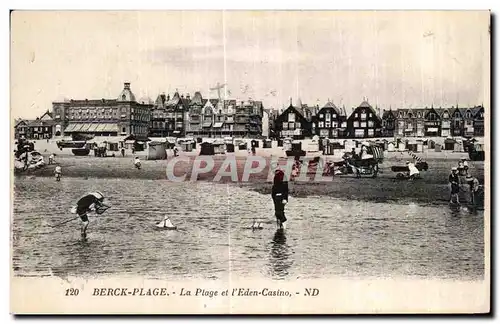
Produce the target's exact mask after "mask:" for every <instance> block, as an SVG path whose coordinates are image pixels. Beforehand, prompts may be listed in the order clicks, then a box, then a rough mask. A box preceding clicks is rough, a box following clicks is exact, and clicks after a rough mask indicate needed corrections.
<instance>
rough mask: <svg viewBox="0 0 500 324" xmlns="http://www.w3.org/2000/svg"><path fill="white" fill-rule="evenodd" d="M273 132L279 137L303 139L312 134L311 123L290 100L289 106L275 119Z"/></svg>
mask: <svg viewBox="0 0 500 324" xmlns="http://www.w3.org/2000/svg"><path fill="white" fill-rule="evenodd" d="M274 124H275V133H276V134H278V136H280V137H291V138H295V139H303V138H306V137H311V136H312V125H311V122H310V121H308V120H307V119H306V118H305V117H304V116H303V115H302V113H301V112H300V111H299V109H297V108H296V107H294V106H293V105H292V103H291V101H290V106H288V108H287V109H285V110H284V111H283V113H281V114H280V115H279V116H278V117H276V119H275V122H274Z"/></svg>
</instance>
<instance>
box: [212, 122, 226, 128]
mask: <svg viewBox="0 0 500 324" xmlns="http://www.w3.org/2000/svg"><path fill="white" fill-rule="evenodd" d="M223 124H224V123H223V122H222V123H221V122H217V123H214V128H221V127H222V125H223Z"/></svg>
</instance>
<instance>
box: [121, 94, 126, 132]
mask: <svg viewBox="0 0 500 324" xmlns="http://www.w3.org/2000/svg"><path fill="white" fill-rule="evenodd" d="M125 99H127V96H126V95H122V100H123V101H125ZM123 132H125V131H123Z"/></svg>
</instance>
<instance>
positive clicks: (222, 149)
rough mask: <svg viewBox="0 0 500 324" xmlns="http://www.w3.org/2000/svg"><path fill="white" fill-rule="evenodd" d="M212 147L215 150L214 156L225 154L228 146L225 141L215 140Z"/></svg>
mask: <svg viewBox="0 0 500 324" xmlns="http://www.w3.org/2000/svg"><path fill="white" fill-rule="evenodd" d="M212 146H213V149H214V154H225V153H226V144H225V143H224V140H223V139H220V138H218V139H215V140H214V141H213V142H212Z"/></svg>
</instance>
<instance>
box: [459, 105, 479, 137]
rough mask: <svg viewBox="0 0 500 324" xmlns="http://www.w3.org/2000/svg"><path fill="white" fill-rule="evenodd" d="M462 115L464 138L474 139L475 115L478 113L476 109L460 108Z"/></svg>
mask: <svg viewBox="0 0 500 324" xmlns="http://www.w3.org/2000/svg"><path fill="white" fill-rule="evenodd" d="M459 109H460V113H461V114H462V120H463V126H462V136H464V137H473V136H474V115H475V113H476V111H475V110H474V108H459Z"/></svg>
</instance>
